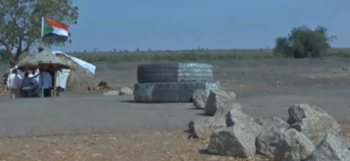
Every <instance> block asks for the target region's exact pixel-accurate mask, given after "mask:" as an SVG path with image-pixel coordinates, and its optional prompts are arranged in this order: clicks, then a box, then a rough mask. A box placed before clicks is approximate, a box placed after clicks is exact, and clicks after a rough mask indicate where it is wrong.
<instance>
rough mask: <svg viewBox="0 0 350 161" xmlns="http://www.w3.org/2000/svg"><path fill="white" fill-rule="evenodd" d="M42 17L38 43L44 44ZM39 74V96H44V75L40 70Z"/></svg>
mask: <svg viewBox="0 0 350 161" xmlns="http://www.w3.org/2000/svg"><path fill="white" fill-rule="evenodd" d="M44 23H45V22H44V17H41V37H40V41H41V43H40V45H44V43H43V37H44ZM39 74H40V76H39V79H40V82H41V83H40V84H41V91H40V97H42V98H43V97H44V75H43V73H42V71H40V73H39Z"/></svg>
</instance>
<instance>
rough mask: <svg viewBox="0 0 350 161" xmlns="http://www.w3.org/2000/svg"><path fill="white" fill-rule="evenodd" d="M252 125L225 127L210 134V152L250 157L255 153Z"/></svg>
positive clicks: (208, 149)
mask: <svg viewBox="0 0 350 161" xmlns="http://www.w3.org/2000/svg"><path fill="white" fill-rule="evenodd" d="M251 128H252V127H250V126H248V125H244V124H239V125H235V126H231V127H227V128H224V129H218V130H215V131H214V132H213V134H212V135H211V136H210V142H209V145H208V148H207V151H208V153H210V154H216V155H223V156H234V157H240V158H248V157H252V156H254V155H255V152H256V147H255V143H254V142H255V136H254V134H253V133H251V131H253V130H252V129H251Z"/></svg>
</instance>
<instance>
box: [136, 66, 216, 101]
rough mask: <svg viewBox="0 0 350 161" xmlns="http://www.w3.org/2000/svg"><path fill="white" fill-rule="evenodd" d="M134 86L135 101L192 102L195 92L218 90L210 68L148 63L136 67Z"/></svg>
mask: <svg viewBox="0 0 350 161" xmlns="http://www.w3.org/2000/svg"><path fill="white" fill-rule="evenodd" d="M137 80H138V83H136V84H135V87H134V99H135V101H136V102H145V103H146V102H147V103H170V102H192V95H193V93H194V91H195V90H197V89H202V90H205V91H207V92H209V91H211V90H212V91H218V90H220V83H219V82H218V81H214V66H213V65H210V64H203V63H152V64H143V65H139V66H138V68H137Z"/></svg>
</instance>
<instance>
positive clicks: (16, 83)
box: [6, 69, 22, 98]
mask: <svg viewBox="0 0 350 161" xmlns="http://www.w3.org/2000/svg"><path fill="white" fill-rule="evenodd" d="M6 85H7V87H8V88H9V90H10V98H13V97H12V96H13V95H14V96H15V98H20V97H21V86H22V85H21V79H20V78H19V77H18V74H17V69H14V70H13V71H12V73H11V74H10V75H9V76H8V78H7V82H6Z"/></svg>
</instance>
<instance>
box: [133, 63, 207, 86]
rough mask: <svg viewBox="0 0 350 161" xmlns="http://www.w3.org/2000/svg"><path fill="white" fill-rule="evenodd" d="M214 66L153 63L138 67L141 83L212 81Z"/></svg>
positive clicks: (138, 79) (138, 78)
mask: <svg viewBox="0 0 350 161" xmlns="http://www.w3.org/2000/svg"><path fill="white" fill-rule="evenodd" d="M213 73H214V66H212V65H210V64H201V63H153V64H143V65H139V66H138V67H137V81H138V82H139V83H156V82H212V81H214V74H213Z"/></svg>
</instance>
